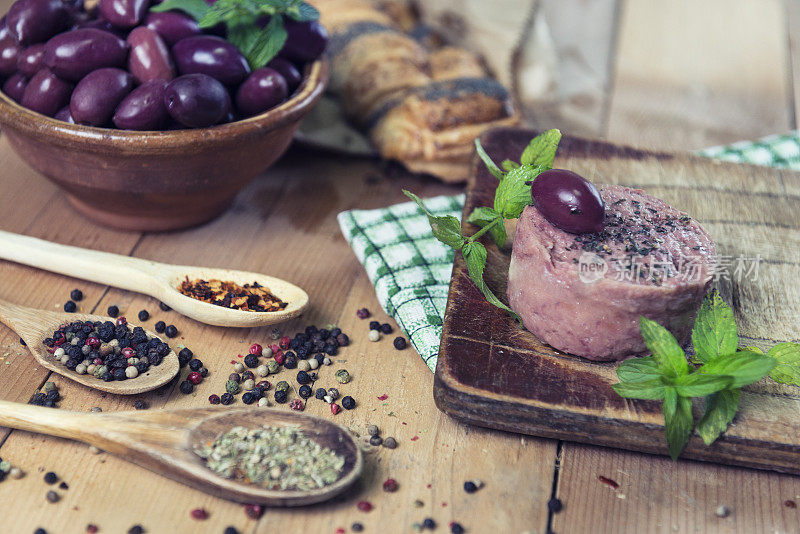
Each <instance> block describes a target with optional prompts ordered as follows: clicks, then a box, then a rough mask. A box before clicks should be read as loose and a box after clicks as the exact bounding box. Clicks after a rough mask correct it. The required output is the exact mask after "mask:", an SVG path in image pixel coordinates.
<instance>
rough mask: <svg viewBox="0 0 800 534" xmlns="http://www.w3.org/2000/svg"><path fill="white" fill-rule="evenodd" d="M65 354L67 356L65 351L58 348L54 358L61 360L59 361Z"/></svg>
mask: <svg viewBox="0 0 800 534" xmlns="http://www.w3.org/2000/svg"><path fill="white" fill-rule="evenodd" d="M64 354H65V353H64V349H62V348H61V347H58V348H57V349H56V350H55V351H54V352H53V356H55V357H56V358H59V359H60V358H61V357H62V356H64Z"/></svg>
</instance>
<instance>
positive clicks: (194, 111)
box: [164, 74, 231, 128]
mask: <svg viewBox="0 0 800 534" xmlns="http://www.w3.org/2000/svg"><path fill="white" fill-rule="evenodd" d="M164 104H165V105H166V106H167V111H168V112H169V114H170V115H171V116H172V118H173V119H175V120H176V121H177V122H179V123H181V124H183V125H184V126H188V127H190V128H205V127H207V126H212V125H214V124H217V123H218V122H219V121H220V120H222V119H223V118H224V117H225V115H227V113H228V111H229V110H230V109H231V98H230V95H229V94H228V91H227V89H225V86H224V85H222V83H220V82H219V81H218V80H216V79H214V78H212V77H211V76H208V75H206V74H187V75H185V76H179V77H177V78H175V79H174V80H172V81H171V82H170V83H169V85H167V89H166V91H165V93H164Z"/></svg>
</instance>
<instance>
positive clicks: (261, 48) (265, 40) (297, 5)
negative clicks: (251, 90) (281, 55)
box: [150, 0, 319, 70]
mask: <svg viewBox="0 0 800 534" xmlns="http://www.w3.org/2000/svg"><path fill="white" fill-rule="evenodd" d="M172 10H179V11H183V12H184V13H186V14H187V15H189V16H190V17H192V18H193V19H195V20H196V21H197V23H198V24H199V25H200V27H201V28H213V27H214V26H216V25H218V24H224V25H225V26H226V28H227V30H228V34H227V35H228V41H230V42H231V44H233V45H234V46H235V47H236V48H238V49H239V51H240V52H241V53H242V55H243V56H244V57H245V58H247V62H248V63H249V64H250V68H251V69H253V70H255V69H259V68H261V67H263V66H264V65H266V64H267V63H269V62H270V61H271V60H272V59H273V58H274V57H275V56H277V55H278V52H280V51H281V48H283V45H284V44H286V28H285V27H284V21H285V19H286V18H287V17H288V18H290V19H292V20H296V21H300V22H303V21H311V20H317V19H318V18H319V11H317V10H316V8H314V7H313V6H311V5H310V4H307V3H306V2H303V1H301V0H217V2H216V3H214V5H211V6H210V5H208V4H206V3H205V1H204V0H164V2H162V3H161V4H159V5H157V6H153V7H152V8H150V11H155V12H164V11H172ZM266 17H270V19H269V23H267V25H266V27H264V28H261V27H260V26H259V24H258V23H259V21H263V20H265V18H266Z"/></svg>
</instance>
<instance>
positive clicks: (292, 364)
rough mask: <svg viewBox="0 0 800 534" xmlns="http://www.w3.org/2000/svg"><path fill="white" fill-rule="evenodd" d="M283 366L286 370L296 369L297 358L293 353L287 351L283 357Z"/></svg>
mask: <svg viewBox="0 0 800 534" xmlns="http://www.w3.org/2000/svg"><path fill="white" fill-rule="evenodd" d="M283 366H284V367H286V368H287V369H296V368H297V356H295V354H294V352H292V351H287V352H286V353H284V355H283Z"/></svg>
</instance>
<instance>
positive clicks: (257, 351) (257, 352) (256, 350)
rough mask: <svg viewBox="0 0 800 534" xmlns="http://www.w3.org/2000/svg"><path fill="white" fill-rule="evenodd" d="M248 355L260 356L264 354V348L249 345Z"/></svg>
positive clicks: (256, 344) (255, 344) (257, 345)
mask: <svg viewBox="0 0 800 534" xmlns="http://www.w3.org/2000/svg"><path fill="white" fill-rule="evenodd" d="M250 354H255V355H256V356H261V355H262V354H264V347H262V346H261V345H259V344H258V343H253V344H252V345H250Z"/></svg>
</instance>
